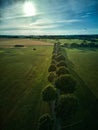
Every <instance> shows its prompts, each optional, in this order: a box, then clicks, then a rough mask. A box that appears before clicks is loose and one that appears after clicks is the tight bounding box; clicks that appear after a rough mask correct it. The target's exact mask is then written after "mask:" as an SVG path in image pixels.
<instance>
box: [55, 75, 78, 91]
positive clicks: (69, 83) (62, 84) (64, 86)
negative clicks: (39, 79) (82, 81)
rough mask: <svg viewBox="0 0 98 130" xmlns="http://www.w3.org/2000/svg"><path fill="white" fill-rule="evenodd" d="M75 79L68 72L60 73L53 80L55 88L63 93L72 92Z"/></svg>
mask: <svg viewBox="0 0 98 130" xmlns="http://www.w3.org/2000/svg"><path fill="white" fill-rule="evenodd" d="M75 85H76V81H75V80H74V79H73V77H72V76H70V75H69V74H65V75H61V76H60V77H58V78H57V79H56V81H55V86H56V88H58V89H60V90H61V91H63V92H64V93H73V92H74V90H75Z"/></svg>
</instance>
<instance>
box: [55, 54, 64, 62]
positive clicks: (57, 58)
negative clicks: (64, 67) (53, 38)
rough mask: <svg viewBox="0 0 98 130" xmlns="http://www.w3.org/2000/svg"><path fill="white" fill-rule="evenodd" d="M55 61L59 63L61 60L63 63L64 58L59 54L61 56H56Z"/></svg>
mask: <svg viewBox="0 0 98 130" xmlns="http://www.w3.org/2000/svg"><path fill="white" fill-rule="evenodd" d="M56 60H57V61H61V60H64V61H65V57H64V56H63V55H62V54H61V55H58V56H57V57H56Z"/></svg>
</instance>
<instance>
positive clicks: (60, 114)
mask: <svg viewBox="0 0 98 130" xmlns="http://www.w3.org/2000/svg"><path fill="white" fill-rule="evenodd" d="M77 108H78V99H77V98H76V97H75V96H74V95H71V94H69V95H62V96H61V97H60V99H59V102H58V105H57V107H56V109H55V110H56V116H57V118H59V119H60V120H61V121H62V122H63V123H66V122H67V121H68V120H69V119H70V118H71V117H72V116H73V115H74V114H75V113H76V111H77Z"/></svg>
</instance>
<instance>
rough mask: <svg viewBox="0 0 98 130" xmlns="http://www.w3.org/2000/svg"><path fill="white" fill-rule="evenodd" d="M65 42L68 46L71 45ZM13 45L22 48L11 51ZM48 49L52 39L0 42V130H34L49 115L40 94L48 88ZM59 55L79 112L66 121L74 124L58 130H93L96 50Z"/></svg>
mask: <svg viewBox="0 0 98 130" xmlns="http://www.w3.org/2000/svg"><path fill="white" fill-rule="evenodd" d="M66 40H67V41H66V42H68V43H71V42H72V41H73V40H70V39H66ZM74 40H76V39H74ZM61 41H62V40H61ZM51 42H52V44H51ZM62 42H64V41H62ZM76 42H77V43H79V42H80V41H78V40H76ZM16 44H22V45H25V46H24V47H14V45H16ZM35 44H36V46H35ZM52 45H53V40H52V39H51V40H47V39H46V41H45V42H44V41H41V40H40V41H37V40H36V41H34V40H30V39H12V40H11V39H9V41H8V39H6V40H5V39H3V40H1V43H0V123H1V125H0V127H1V128H0V130H37V125H38V124H37V123H38V119H39V117H40V116H41V115H42V114H44V113H47V112H50V111H49V107H48V105H47V103H45V102H43V101H42V97H41V91H42V89H43V88H44V87H45V86H46V85H47V84H48V81H47V75H48V67H49V65H50V62H51V56H52V50H53V46H52ZM33 48H36V50H33ZM63 53H64V54H65V56H66V58H67V60H66V61H67V65H68V68H69V71H70V73H71V74H72V75H73V76H74V78H75V79H76V81H77V85H76V91H75V93H74V94H75V95H76V96H77V97H78V99H79V108H78V112H77V114H76V116H75V117H73V119H71V121H70V124H74V123H76V124H75V125H73V126H72V127H71V126H70V127H66V126H65V127H63V128H62V130H92V129H96V122H97V120H96V118H97V112H98V111H97V110H98V105H97V103H98V87H97V86H98V76H97V75H98V60H97V59H98V49H91V50H90V49H83V48H82V49H81V50H80V49H71V48H70V49H68V48H67V49H65V48H63Z"/></svg>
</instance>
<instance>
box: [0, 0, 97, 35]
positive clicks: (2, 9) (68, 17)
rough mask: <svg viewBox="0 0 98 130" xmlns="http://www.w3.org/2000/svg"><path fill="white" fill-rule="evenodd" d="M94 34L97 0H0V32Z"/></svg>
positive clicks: (2, 33)
mask: <svg viewBox="0 0 98 130" xmlns="http://www.w3.org/2000/svg"><path fill="white" fill-rule="evenodd" d="M75 34H98V0H0V35H75Z"/></svg>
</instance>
